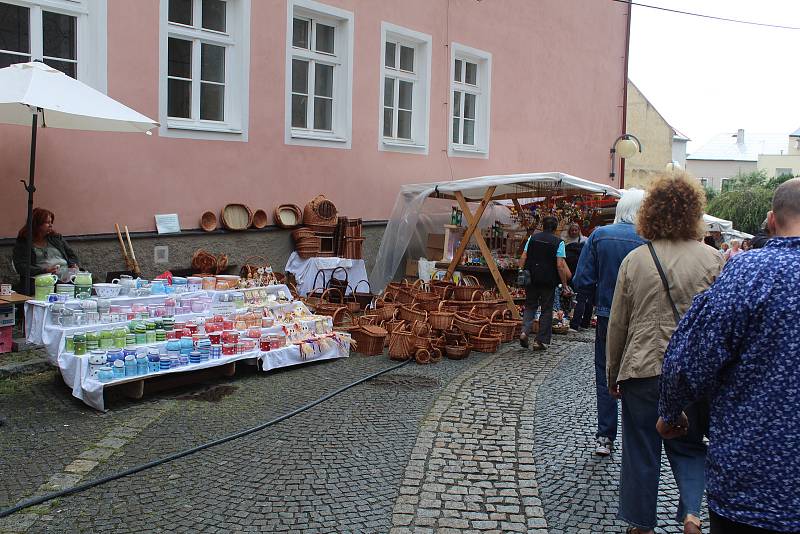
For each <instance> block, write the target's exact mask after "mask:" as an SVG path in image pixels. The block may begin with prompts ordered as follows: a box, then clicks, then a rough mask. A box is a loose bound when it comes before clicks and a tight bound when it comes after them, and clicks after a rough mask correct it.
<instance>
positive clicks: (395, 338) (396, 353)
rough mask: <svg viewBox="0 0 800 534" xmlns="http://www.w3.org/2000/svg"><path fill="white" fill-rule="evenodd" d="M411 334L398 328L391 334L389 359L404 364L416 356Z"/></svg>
mask: <svg viewBox="0 0 800 534" xmlns="http://www.w3.org/2000/svg"><path fill="white" fill-rule="evenodd" d="M411 337H412V336H411V332H407V331H405V329H404V328H402V326H401V327H399V328H396V329H395V330H394V331H393V332H392V333H391V334H389V358H391V359H392V360H397V361H401V362H404V361H406V360H408V359H409V358H411V356H412V355H413V354H414V344H413V342H412V339H411Z"/></svg>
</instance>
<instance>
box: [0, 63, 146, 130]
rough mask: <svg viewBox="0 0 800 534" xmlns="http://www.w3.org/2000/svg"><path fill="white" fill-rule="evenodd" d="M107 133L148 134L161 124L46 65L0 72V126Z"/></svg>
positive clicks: (25, 64)
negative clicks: (34, 119) (35, 124)
mask: <svg viewBox="0 0 800 534" xmlns="http://www.w3.org/2000/svg"><path fill="white" fill-rule="evenodd" d="M37 110H38V111H39V113H40V114H41V124H40V125H41V126H42V127H45V126H46V127H48V128H65V129H69V130H99V131H104V132H146V131H148V130H150V129H152V128H155V127H156V126H158V123H157V122H156V121H154V120H153V119H150V118H148V117H146V116H144V115H142V114H141V113H139V112H137V111H134V110H132V109H131V108H129V107H127V106H125V105H123V104H120V103H119V102H117V101H116V100H114V99H113V98H110V97H108V96H106V95H104V94H103V93H101V92H100V91H97V90H95V89H93V88H91V87H89V86H88V85H86V84H84V83H82V82H79V81H78V80H76V79H74V78H70V77H69V76H67V75H66V74H64V73H63V72H61V71H59V70H56V69H54V68H52V67H50V66H48V65H45V64H44V63H41V62H38V61H32V62H30V63H17V64H15V65H11V66H10V67H6V68H4V69H0V123H4V124H19V125H21V126H30V125H31V115H32V113H35V112H36V111H37Z"/></svg>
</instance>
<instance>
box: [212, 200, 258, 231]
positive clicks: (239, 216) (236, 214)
mask: <svg viewBox="0 0 800 534" xmlns="http://www.w3.org/2000/svg"><path fill="white" fill-rule="evenodd" d="M219 219H220V221H221V222H222V227H223V228H225V229H226V230H247V229H248V228H250V225H251V224H253V212H252V211H251V210H250V208H248V207H247V206H245V205H244V204H228V205H227V206H225V207H224V208H222V211H221V212H220V217H219Z"/></svg>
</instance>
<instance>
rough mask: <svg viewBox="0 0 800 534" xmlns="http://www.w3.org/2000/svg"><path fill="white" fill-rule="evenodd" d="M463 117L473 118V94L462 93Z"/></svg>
mask: <svg viewBox="0 0 800 534" xmlns="http://www.w3.org/2000/svg"><path fill="white" fill-rule="evenodd" d="M464 118H465V119H474V118H475V95H471V94H469V93H464Z"/></svg>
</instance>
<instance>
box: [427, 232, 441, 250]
mask: <svg viewBox="0 0 800 534" xmlns="http://www.w3.org/2000/svg"><path fill="white" fill-rule="evenodd" d="M427 247H428V248H439V249H443V250H444V234H428V244H427Z"/></svg>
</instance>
